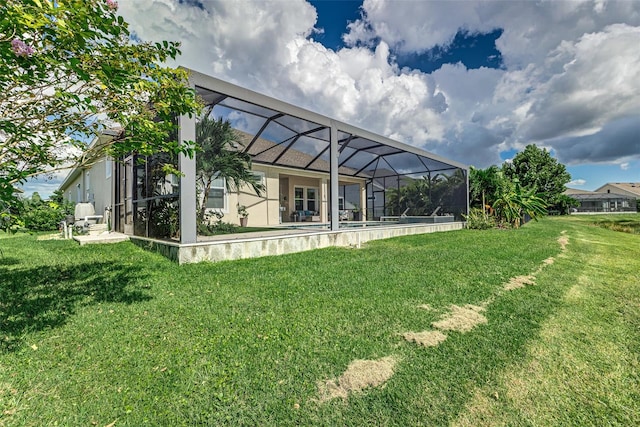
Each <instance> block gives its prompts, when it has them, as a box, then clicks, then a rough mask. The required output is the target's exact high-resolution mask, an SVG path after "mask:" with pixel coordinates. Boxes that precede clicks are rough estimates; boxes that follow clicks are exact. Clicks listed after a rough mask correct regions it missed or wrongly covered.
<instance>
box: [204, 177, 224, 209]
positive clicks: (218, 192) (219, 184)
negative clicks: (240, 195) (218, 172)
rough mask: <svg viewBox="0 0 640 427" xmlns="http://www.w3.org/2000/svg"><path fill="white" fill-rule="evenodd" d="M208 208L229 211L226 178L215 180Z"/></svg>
mask: <svg viewBox="0 0 640 427" xmlns="http://www.w3.org/2000/svg"><path fill="white" fill-rule="evenodd" d="M207 208H209V209H216V210H221V211H224V212H227V211H228V207H227V191H226V186H225V180H224V178H222V177H220V178H214V180H213V181H212V182H211V188H210V189H209V198H208V199H207Z"/></svg>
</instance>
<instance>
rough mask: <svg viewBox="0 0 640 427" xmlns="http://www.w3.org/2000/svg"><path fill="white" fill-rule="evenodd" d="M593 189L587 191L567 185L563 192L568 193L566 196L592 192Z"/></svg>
mask: <svg viewBox="0 0 640 427" xmlns="http://www.w3.org/2000/svg"><path fill="white" fill-rule="evenodd" d="M592 193H593V191H589V190H580V189H578V188H569V187H567V189H566V190H564V194H566V195H568V196H573V195H574V194H592Z"/></svg>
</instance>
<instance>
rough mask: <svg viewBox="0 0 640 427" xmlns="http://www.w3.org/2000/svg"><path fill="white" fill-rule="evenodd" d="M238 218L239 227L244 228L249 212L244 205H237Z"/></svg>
mask: <svg viewBox="0 0 640 427" xmlns="http://www.w3.org/2000/svg"><path fill="white" fill-rule="evenodd" d="M238 216H240V226H241V227H246V226H247V221H248V216H249V212H248V211H247V207H246V206H245V205H238Z"/></svg>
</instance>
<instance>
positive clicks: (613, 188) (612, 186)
mask: <svg viewBox="0 0 640 427" xmlns="http://www.w3.org/2000/svg"><path fill="white" fill-rule="evenodd" d="M594 192H595V193H615V194H622V195H624V196H629V197H635V198H636V199H640V182H608V183H606V184H605V185H603V186H602V187H600V188H598V189H596V190H595V191H594Z"/></svg>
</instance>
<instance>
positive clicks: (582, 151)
mask: <svg viewBox="0 0 640 427" xmlns="http://www.w3.org/2000/svg"><path fill="white" fill-rule="evenodd" d="M119 13H120V14H121V15H122V16H123V17H124V18H125V19H126V20H127V21H128V22H129V23H130V25H131V29H132V30H133V31H134V32H135V34H136V36H137V37H139V38H140V40H146V41H152V42H153V41H161V40H176V41H180V42H181V43H182V56H181V57H180V58H179V62H178V64H177V65H184V66H186V67H188V68H192V69H195V70H197V71H200V72H203V73H206V74H210V75H213V76H215V77H218V78H221V79H223V80H227V81H230V82H232V83H236V84H239V85H241V86H244V87H247V88H249V89H252V90H255V91H257V92H261V93H265V94H267V95H270V96H274V97H276V98H279V99H281V100H283V101H286V102H290V103H292V104H295V105H299V106H302V107H305V108H308V109H311V110H314V111H318V112H320V113H322V114H325V115H328V116H331V117H335V118H336V119H339V120H342V121H345V122H348V123H351V124H354V125H356V126H359V127H362V128H364V129H367V130H370V131H373V132H376V133H379V134H383V135H385V136H389V137H391V138H394V139H397V140H399V141H402V142H405V143H407V144H411V145H415V146H417V147H420V148H423V149H426V150H428V151H431V152H433V153H436V154H439V155H442V156H445V157H449V158H451V159H454V160H456V161H459V162H462V163H466V164H470V165H474V166H476V167H482V168H484V167H487V166H489V165H491V164H501V163H502V162H503V161H505V160H508V159H510V158H512V157H513V155H514V153H516V152H518V151H521V150H522V149H524V147H525V146H526V145H527V144H529V143H535V144H536V145H538V146H540V147H545V148H547V149H549V150H550V151H551V152H552V153H554V155H555V156H556V157H557V158H558V160H559V161H561V162H562V163H564V164H565V165H567V169H568V171H569V172H570V173H571V175H572V177H573V180H574V182H572V183H571V186H573V187H575V188H581V189H588V190H593V189H596V188H597V187H599V186H601V185H603V184H605V183H606V182H640V55H638V46H640V2H638V1H608V0H582V1H518V0H514V1H491V0H488V1H480V0H467V1H436V0H430V1H418V0H416V1H392V0H365V1H323V0H314V1H305V0H287V1H275V0H256V1H253V0H243V1H236V0H120V1H119ZM60 179H61V177H60V176H57V177H54V179H53V180H51V181H49V182H48V183H47V182H39V183H37V184H35V185H30V186H28V187H27V188H26V190H27V193H28V192H29V191H32V190H33V189H38V190H39V191H41V192H43V193H44V194H47V191H48V190H47V189H49V190H50V189H51V188H54V187H55V185H57V184H58V183H59V182H60ZM47 184H48V187H47V186H46V185H47Z"/></svg>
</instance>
